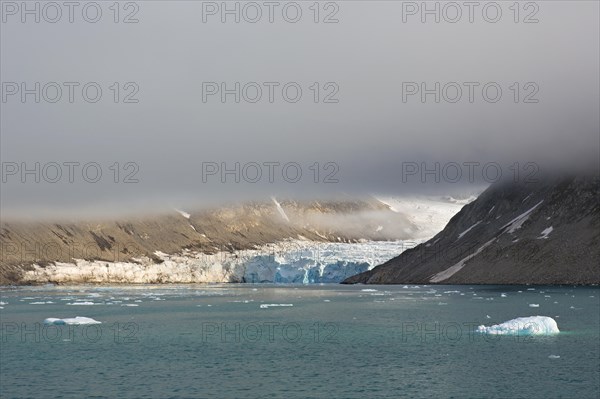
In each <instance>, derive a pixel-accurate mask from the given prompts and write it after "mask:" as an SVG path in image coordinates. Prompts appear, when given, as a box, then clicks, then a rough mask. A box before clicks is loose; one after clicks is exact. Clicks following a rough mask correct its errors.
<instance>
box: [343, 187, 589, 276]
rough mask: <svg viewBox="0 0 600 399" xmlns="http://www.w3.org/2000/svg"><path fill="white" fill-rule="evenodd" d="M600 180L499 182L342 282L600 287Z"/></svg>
mask: <svg viewBox="0 0 600 399" xmlns="http://www.w3.org/2000/svg"><path fill="white" fill-rule="evenodd" d="M599 187H600V186H599V179H598V178H597V177H578V178H561V179H545V180H543V181H540V182H537V183H506V182H505V183H498V184H495V185H492V186H490V187H489V188H488V189H487V190H486V191H485V192H483V193H482V194H481V195H480V196H479V198H478V199H477V200H475V201H474V202H472V203H470V204H468V205H466V206H465V207H464V208H463V209H462V210H461V211H460V212H459V213H457V214H456V215H455V216H454V217H453V218H452V219H451V220H450V222H449V223H448V225H447V226H446V227H445V228H444V230H443V231H441V232H440V233H439V234H437V235H436V236H435V237H433V238H432V239H431V240H429V241H428V242H426V243H423V244H421V245H419V246H417V247H415V248H413V249H411V250H407V251H405V252H404V253H402V254H401V255H400V256H398V257H396V258H394V259H391V260H390V261H388V262H386V263H384V264H382V265H380V266H377V267H375V268H374V269H372V270H369V271H367V272H364V273H361V274H358V275H355V276H352V277H350V278H348V279H346V280H345V281H344V282H343V283H346V284H354V283H364V284H404V283H414V284H430V283H439V284H599V283H600V205H599V201H598V200H599V196H600V195H599V194H600V188H599Z"/></svg>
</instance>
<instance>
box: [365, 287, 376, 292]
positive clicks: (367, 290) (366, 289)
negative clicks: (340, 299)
mask: <svg viewBox="0 0 600 399" xmlns="http://www.w3.org/2000/svg"><path fill="white" fill-rule="evenodd" d="M361 291H362V292H377V290H374V289H371V288H365V289H363V290H361Z"/></svg>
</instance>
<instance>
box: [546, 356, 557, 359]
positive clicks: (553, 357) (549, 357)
mask: <svg viewBox="0 0 600 399" xmlns="http://www.w3.org/2000/svg"><path fill="white" fill-rule="evenodd" d="M548 359H560V356H559V355H550V356H548Z"/></svg>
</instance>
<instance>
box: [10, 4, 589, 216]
mask: <svg viewBox="0 0 600 399" xmlns="http://www.w3.org/2000/svg"><path fill="white" fill-rule="evenodd" d="M247 3H248V2H239V7H240V9H241V13H242V14H241V20H240V23H235V22H234V17H235V16H234V15H225V17H226V18H227V20H226V22H225V23H222V22H221V17H222V15H221V13H220V10H218V9H215V8H214V7H213V5H216V7H217V8H218V7H220V5H221V2H218V3H211V4H209V3H207V2H204V4H203V2H200V1H196V2H194V1H169V2H166V1H141V2H131V3H129V4H126V3H125V2H122V3H120V5H121V7H120V10H119V11H120V12H119V15H118V16H117V15H115V10H114V8H110V7H111V5H112V4H113V1H110V2H98V4H100V8H101V10H102V17H101V18H100V20H99V21H98V22H96V23H90V22H87V21H85V20H84V18H83V15H82V13H83V11H82V6H80V7H78V8H75V9H74V10H73V18H74V22H73V23H69V21H68V19H69V10H68V8H66V7H63V8H62V10H61V11H62V18H60V19H59V20H58V21H57V22H56V23H49V22H47V21H45V20H44V19H45V18H46V19H53V18H55V17H56V10H55V9H52V8H50V7H48V8H46V9H45V11H44V10H41V11H40V12H41V14H40V22H39V23H35V21H34V17H35V15H28V14H24V15H23V13H22V10H21V9H20V8H21V2H5V1H2V25H1V39H0V45H1V61H0V66H1V80H2V103H0V106H1V115H0V117H1V122H0V123H1V149H0V155H1V158H2V167H3V182H2V186H1V193H0V198H1V208H2V217H3V218H10V217H21V216H23V215H29V216H35V215H44V214H45V215H47V214H52V215H59V214H68V213H72V212H83V211H84V210H85V211H86V212H92V211H94V212H96V211H100V210H102V211H108V212H113V211H123V210H124V209H132V210H133V209H135V210H140V209H148V208H154V207H157V208H160V207H174V206H176V207H190V206H195V205H203V204H214V203H223V202H232V201H238V200H246V199H266V200H268V199H269V197H270V196H272V195H274V196H277V197H292V198H322V197H329V196H333V195H338V194H342V193H343V194H344V195H350V196H355V195H366V194H371V193H377V194H383V193H385V194H398V193H410V192H415V191H418V190H420V189H422V188H423V186H425V185H426V186H428V187H436V188H438V189H439V191H444V190H448V189H449V187H450V188H457V187H459V186H460V187H466V189H469V188H472V187H473V186H475V185H477V184H479V185H480V184H481V183H482V175H483V174H484V173H487V175H484V177H486V178H488V179H492V178H493V177H494V173H492V172H493V170H490V169H487V170H486V171H485V172H484V171H483V166H484V165H487V164H489V163H497V164H498V165H500V167H501V168H502V169H501V170H502V172H503V174H504V175H505V176H506V175H507V174H510V173H513V170H512V169H510V167H511V165H512V164H513V163H514V162H519V165H520V169H521V172H522V173H523V174H527V173H534V174H535V173H543V172H544V171H547V170H550V169H551V168H557V169H567V168H577V167H589V165H590V164H593V163H594V162H596V163H597V159H598V156H599V135H600V133H599V131H600V127H599V108H600V104H599V92H598V91H599V86H600V82H599V77H598V74H599V69H600V65H599V48H600V43H599V37H600V34H599V26H598V25H599V21H598V15H599V9H598V4H599V3H598V2H597V1H569V2H567V1H552V2H549V1H538V2H535V3H530V6H527V7H525V6H522V7H521V8H520V9H519V12H518V15H516V11H515V9H514V8H513V9H511V8H509V7H511V5H512V4H513V2H512V1H509V2H497V3H495V4H498V5H499V7H500V9H501V11H502V15H501V17H499V20H498V21H497V22H495V23H492V22H490V21H492V20H494V19H497V17H496V14H495V13H496V11H497V8H496V7H495V6H494V7H488V8H487V9H486V11H484V10H483V5H485V4H486V3H485V2H482V3H480V5H479V6H477V7H476V8H475V9H474V10H472V12H473V14H472V17H473V22H472V23H471V22H469V9H468V8H467V7H465V6H461V11H462V17H461V18H458V17H457V14H456V8H454V9H452V8H448V7H446V8H444V5H445V4H446V3H447V2H441V3H439V7H440V10H441V16H440V22H439V23H435V21H434V18H435V15H424V16H423V15H421V12H420V11H421V10H418V9H415V8H414V7H413V6H412V4H414V5H416V6H417V7H420V6H421V2H417V3H409V2H404V4H403V2H393V1H351V2H348V1H338V2H331V3H328V4H326V3H325V2H322V3H321V4H320V7H319V15H318V20H319V23H315V22H314V18H315V7H314V6H313V1H308V2H297V3H296V4H298V5H299V8H300V9H301V10H302V15H301V17H300V18H299V21H298V22H296V23H291V22H288V21H286V18H287V19H288V20H293V19H294V18H296V10H297V7H296V6H288V8H286V11H285V15H284V11H283V6H284V5H285V4H286V3H285V2H282V3H278V4H277V5H275V6H274V8H273V19H274V22H273V23H270V22H269V8H268V7H266V6H264V5H263V6H261V11H262V18H260V19H259V20H258V21H257V22H256V23H250V22H248V21H246V20H245V19H247V20H249V19H252V18H255V16H256V8H252V7H253V6H252V7H250V6H248V7H246V8H244V5H245V4H247ZM28 4H30V6H31V7H32V8H33V7H34V6H35V5H34V4H35V3H34V2H31V3H28ZM40 4H41V6H40V7H42V6H43V4H44V3H40ZM59 4H62V2H59ZM81 4H82V5H83V4H85V3H81ZM228 4H229V6H230V7H231V8H234V7H235V4H236V3H235V2H230V3H228ZM254 4H259V5H262V4H263V2H258V3H254ZM435 4H436V3H434V2H430V3H429V5H430V6H431V8H433V7H435ZM458 4H463V3H462V2H459V3H458ZM531 4H533V5H531ZM15 7H16V9H15ZM403 7H404V8H403ZM203 9H204V15H203ZM244 11H245V13H244ZM128 15H130V18H133V19H137V20H139V22H137V23H123V19H124V18H125V17H126V16H128ZM203 16H204V19H205V20H206V22H204V21H203ZM22 17H24V18H26V21H25V23H23V22H22V21H21V18H22ZM115 17H116V18H117V20H118V23H115V22H114V18H115ZM284 17H285V18H284ZM422 17H426V18H427V19H426V21H425V23H423V22H422V21H421V18H422ZM56 18H57V17H56ZM86 18H88V19H90V20H92V19H94V18H95V10H94V9H93V8H88V9H87V14H86ZM454 18H457V19H458V20H457V22H455V23H451V22H450V21H449V20H451V19H454ZM515 18H517V21H518V22H515ZM325 19H329V20H334V19H337V20H338V22H337V23H324V20H325ZM403 19H404V20H403ZM525 19H528V20H529V21H530V22H531V21H532V20H534V19H537V20H538V22H537V23H525V21H524V20H525ZM35 82H40V90H39V95H40V102H39V103H36V102H35V94H27V95H25V98H24V99H25V102H24V103H23V102H22V97H21V95H22V92H21V91H22V89H23V85H22V83H25V86H26V87H25V88H28V89H34V88H35ZM49 82H56V84H50V85H47V83H49ZM65 82H75V83H77V84H78V86H74V84H75V83H73V86H72V87H73V95H74V98H73V103H70V102H69V98H68V97H69V89H68V86H67V85H65V84H64V83H65ZM89 82H96V85H92V87H91V88H88V89H89V90H88V92H87V93H88V95H89V97H88V100H91V99H92V98H93V97H94V96H95V89H94V86H99V87H100V88H101V89H102V96H101V97H100V98H99V100H98V101H97V102H95V103H93V102H87V101H86V100H85V99H84V98H83V95H82V87H83V86H84V85H85V84H86V83H89ZM114 82H118V86H119V91H118V93H117V92H116V86H113V84H114ZM211 82H212V83H211ZM235 82H240V93H239V94H240V102H239V103H236V102H235V94H227V95H226V96H225V102H222V99H221V93H220V92H216V93H215V89H218V90H219V91H220V90H221V83H225V84H226V86H227V88H229V89H234V87H235ZM249 82H256V84H250V85H247V86H246V89H245V90H244V89H243V87H244V85H246V84H247V83H249ZM265 82H273V83H270V84H265ZM315 82H317V85H315ZM436 82H439V83H440V90H439V95H440V102H439V103H436V102H435V94H427V95H426V96H425V102H423V101H422V98H421V92H420V91H421V90H422V89H423V87H422V85H421V83H425V85H426V88H428V89H434V88H435V83H436ZM449 82H455V83H451V84H450V85H447V84H448V83H449ZM465 82H472V83H469V84H467V85H466V84H465ZM128 83H129V84H128ZM288 83H292V84H291V85H288V87H287V92H286V94H287V95H288V97H287V100H286V98H284V93H283V92H282V91H283V90H282V89H283V87H284V85H286V84H288ZM515 83H516V85H515ZM486 84H487V86H486V88H487V89H486V90H487V92H486V93H483V87H484V86H485V85H486ZM45 85H46V89H44V86H45ZM57 85H58V86H61V87H62V97H61V99H60V100H58V101H57V102H55V103H52V102H50V101H52V100H53V99H55V97H56V86H57ZM269 85H271V86H270V87H272V88H273V92H272V94H273V102H272V103H271V102H270V101H269ZM469 85H471V86H470V87H472V88H473V89H472V90H473V91H472V93H469ZM256 86H260V87H261V89H262V97H261V98H260V99H259V100H258V101H257V102H255V103H252V102H251V101H252V100H253V99H254V98H255V97H256V93H257V92H256ZM444 86H445V88H444ZM457 86H460V87H461V89H462V97H461V98H460V99H458V100H457V101H456V102H451V101H454V100H456V98H457V93H458V92H457V91H456V87H457ZM298 87H300V88H301V90H302V96H301V98H300V99H299V100H298V101H297V102H292V101H293V97H295V91H296V89H297V88H298ZM317 87H318V89H317ZM498 87H499V88H500V89H501V90H502V94H501V96H500V97H499V99H498V101H496V102H493V101H495V97H497V94H496V89H497V88H498ZM15 90H18V91H17V92H15ZM317 90H318V94H319V98H318V101H316V102H315V94H316V92H317ZM415 90H419V92H415ZM34 91H35V89H34ZM434 91H435V90H434ZM517 93H518V98H515V96H516V95H517ZM469 94H472V95H473V98H472V102H471V101H469ZM484 94H485V95H487V97H485V95H484ZM115 96H117V101H118V102H117V103H115V101H114V100H115ZM128 96H129V97H128ZM326 98H327V100H328V101H332V100H333V101H334V102H325V99H326ZM126 99H127V100H137V103H136V102H134V103H127V102H125V100H126ZM335 100H337V102H335ZM515 100H516V101H515ZM536 101H537V102H536ZM36 162H40V168H41V169H43V170H40V176H39V177H40V182H39V183H37V182H35V177H36V176H35V173H34V174H29V175H25V178H26V179H25V180H26V181H25V183H23V182H22V176H21V169H22V168H23V167H27V168H29V169H34V168H35V163H36ZM53 162H55V163H58V164H59V165H62V170H61V172H62V177H61V178H60V179H58V181H57V182H56V183H52V182H51V181H52V180H53V179H54V178H55V176H56V172H55V169H56V168H55V164H53ZM65 162H78V163H79V165H75V164H72V165H73V166H72V168H73V169H72V171H73V172H74V175H73V183H71V182H69V176H68V174H69V173H68V172H69V166H66V165H64V163H65ZM90 162H96V163H97V164H98V165H99V166H100V169H101V170H102V178H101V179H100V181H99V182H97V183H90V182H88V181H86V180H85V179H84V178H83V177H82V166H83V165H84V164H87V163H90ZM236 162H239V163H240V173H239V175H240V176H239V177H240V179H239V180H240V181H239V183H238V182H236V181H235V180H236V176H235V175H234V174H229V175H225V176H221V173H220V172H221V170H220V169H221V168H222V166H225V167H227V168H229V169H234V168H235V163H236ZM277 162H278V163H279V164H276V163H277ZM294 162H295V164H293V163H294ZM315 162H317V163H318V165H315ZM436 162H439V163H440V168H443V167H446V169H444V171H445V173H446V178H444V173H443V172H441V175H440V177H441V182H443V181H446V182H447V183H448V180H449V179H448V178H454V177H455V176H456V173H455V170H454V169H455V164H459V165H461V168H462V169H461V173H462V178H461V179H458V180H459V181H458V183H456V184H436V183H435V176H433V175H426V176H425V180H426V182H427V183H428V184H425V185H424V184H423V183H422V182H421V181H422V180H423V179H422V178H423V176H421V174H420V170H415V169H414V168H415V165H416V166H417V167H418V169H420V168H422V167H426V168H430V169H433V168H435V167H436V166H435V163H436ZM464 162H479V163H480V166H473V167H472V168H473V169H472V170H473V171H474V173H475V178H477V180H478V182H476V183H472V184H471V183H470V182H469V178H468V177H469V176H468V172H469V169H468V168H467V167H465V166H464V165H463V163H464ZM530 162H535V163H536V165H538V166H539V169H536V168H535V167H533V166H532V165H533V164H528V163H530ZM115 163H118V164H117V165H115ZM223 163H224V164H223ZM265 163H267V164H265ZM449 163H451V164H449ZM256 164H258V165H260V166H261V173H262V176H261V177H260V178H257V175H256ZM286 164H288V165H287V169H286V172H287V173H286V174H284V173H283V170H282V168H283V166H284V165H286ZM15 165H16V167H17V168H18V170H15ZM203 165H204V173H203ZM269 165H271V166H269ZM290 165H291V166H290ZM449 165H450V166H449ZM215 166H216V167H217V168H218V170H216V169H215ZM298 167H299V168H300V171H301V172H302V178H300V180H299V181H298V182H295V183H294V182H292V181H294V180H295V179H296V174H297V171H298ZM116 169H119V170H120V173H119V174H118V175H115V170H116ZM317 169H318V170H319V173H318V175H317V174H316V172H315V171H316V170H317ZM403 169H404V173H403ZM492 169H494V168H492ZM95 170H96V166H94V167H90V168H88V169H87V172H88V173H87V175H86V178H87V179H88V180H94V177H95V174H96V172H95ZM270 171H271V172H272V173H273V176H272V180H273V181H272V182H271V181H269V172H270ZM490 173H491V175H490ZM128 176H129V178H128ZM223 178H225V183H222V179H223ZM115 179H116V180H117V181H118V182H117V183H115V182H114V180H115ZM125 180H129V181H132V182H130V183H126V182H125ZM135 180H138V182H137V183H135V182H134V181H135ZM203 180H204V181H203ZM253 180H258V181H257V182H256V183H252V181H253ZM315 180H316V181H317V182H316V183H315ZM483 180H485V179H483ZM483 183H485V181H483Z"/></svg>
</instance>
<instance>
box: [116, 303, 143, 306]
mask: <svg viewBox="0 0 600 399" xmlns="http://www.w3.org/2000/svg"><path fill="white" fill-rule="evenodd" d="M121 306H140V305H138V304H137V303H124V304H122V305H121Z"/></svg>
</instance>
